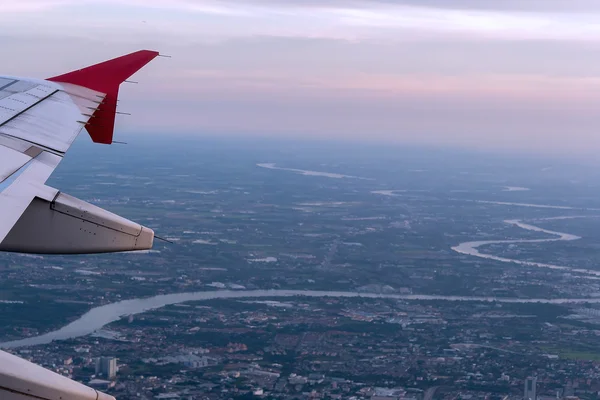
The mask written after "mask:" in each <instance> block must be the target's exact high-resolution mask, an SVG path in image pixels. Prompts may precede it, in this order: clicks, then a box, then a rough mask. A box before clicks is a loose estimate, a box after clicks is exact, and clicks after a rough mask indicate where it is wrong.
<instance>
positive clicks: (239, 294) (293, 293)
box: [0, 290, 600, 348]
mask: <svg viewBox="0 0 600 400" xmlns="http://www.w3.org/2000/svg"><path fill="white" fill-rule="evenodd" d="M261 297H263V298H264V297H269V298H284V297H361V298H370V299H395V300H408V301H410V300H413V301H414V300H430V301H431V300H442V301H475V302H499V303H522V304H525V303H545V304H583V303H598V304H600V298H593V299H589V298H587V299H517V298H497V297H468V296H431V295H418V294H416V295H394V294H374V293H359V292H331V291H311V290H246V291H228V290H223V291H210V292H193V293H178V294H168V295H161V296H154V297H149V298H145V299H133V300H124V301H120V302H118V303H111V304H107V305H104V306H100V307H96V308H93V309H91V310H90V311H88V312H87V313H85V314H84V315H83V316H82V317H81V318H79V319H77V320H76V321H73V322H71V323H70V324H68V325H66V326H65V327H63V328H61V329H59V330H56V331H53V332H49V333H46V334H44V335H40V336H35V337H30V338H26V339H21V340H15V341H12V342H6V343H0V347H2V348H17V347H24V346H34V345H40V344H47V343H50V342H52V341H54V340H65V339H71V338H76V337H81V336H86V335H89V334H91V333H93V332H95V331H97V330H98V329H101V328H102V327H104V326H106V325H108V324H110V323H112V322H115V321H118V320H119V319H120V318H122V317H124V316H127V315H134V314H140V313H143V312H146V311H150V310H155V309H158V308H161V307H164V306H167V305H171V304H178V303H184V302H188V301H201V300H212V299H246V298H261Z"/></svg>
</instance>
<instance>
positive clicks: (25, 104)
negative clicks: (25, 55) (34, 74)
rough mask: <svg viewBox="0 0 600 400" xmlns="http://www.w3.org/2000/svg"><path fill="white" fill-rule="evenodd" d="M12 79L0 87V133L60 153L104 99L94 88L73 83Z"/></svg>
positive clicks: (67, 146) (64, 150) (67, 147)
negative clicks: (11, 81)
mask: <svg viewBox="0 0 600 400" xmlns="http://www.w3.org/2000/svg"><path fill="white" fill-rule="evenodd" d="M4 81H6V78H5V79H4V80H3V81H0V82H4ZM13 82H14V83H12V84H10V83H8V84H5V85H4V86H5V88H4V89H2V90H0V134H3V135H7V136H10V137H13V138H19V139H22V140H25V141H27V142H29V143H32V144H37V145H40V146H43V147H46V148H48V149H51V150H55V151H57V152H60V153H64V152H66V151H67V150H68V149H69V146H70V145H71V143H73V141H74V140H75V138H76V137H77V135H78V134H79V133H80V132H81V130H82V129H83V128H84V127H85V124H86V123H87V121H88V119H89V118H88V117H87V116H88V115H91V114H92V113H93V109H95V108H96V107H98V104H99V103H100V102H101V101H102V100H103V99H104V95H102V94H100V93H98V92H96V91H93V90H90V89H86V88H83V87H76V86H75V85H68V86H64V85H61V84H57V83H53V82H46V81H36V80H31V79H22V78H21V79H17V78H15V79H14V81H13ZM0 88H2V86H0ZM19 89H20V90H19ZM2 96H4V97H2ZM86 110H87V112H85V111H86Z"/></svg>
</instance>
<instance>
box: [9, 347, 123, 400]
mask: <svg viewBox="0 0 600 400" xmlns="http://www.w3.org/2000/svg"><path fill="white" fill-rule="evenodd" d="M0 399H2V400H33V399H38V400H40V399H42V400H115V398H114V397H113V396H109V395H107V394H105V393H101V392H98V391H97V390H95V389H92V388H90V387H87V386H85V385H83V384H81V383H78V382H75V381H73V380H71V379H69V378H67V377H64V376H61V375H58V374H56V373H54V372H52V371H49V370H47V369H45V368H42V367H40V366H38V365H35V364H32V363H30V362H29V361H25V360H23V359H21V358H19V357H16V356H14V355H12V354H9V353H6V352H3V351H0Z"/></svg>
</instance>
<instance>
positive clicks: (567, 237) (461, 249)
mask: <svg viewBox="0 0 600 400" xmlns="http://www.w3.org/2000/svg"><path fill="white" fill-rule="evenodd" d="M595 217H596V216H591V217H589V218H595ZM572 218H588V217H583V216H573V217H554V218H545V219H540V220H539V221H547V220H557V219H572ZM504 222H505V223H507V224H510V225H514V226H518V227H519V228H522V229H526V230H528V231H534V232H540V233H546V234H549V235H553V236H556V237H553V238H547V239H513V240H482V241H477V242H464V243H461V244H459V245H458V246H454V247H452V250H454V251H455V252H457V253H460V254H466V255H469V256H474V257H479V258H485V259H488V260H494V261H500V262H505V263H513V264H520V265H525V266H528V267H539V268H549V269H554V270H559V271H569V272H575V273H579V274H585V275H593V276H596V277H600V271H594V270H591V269H583V268H575V267H567V266H564V265H556V264H548V263H541V262H536V261H524V260H516V259H514V258H506V257H499V256H495V255H493V254H486V253H482V252H480V251H479V247H481V246H487V245H491V244H517V243H545V242H559V241H573V240H579V239H581V237H579V236H575V235H571V234H570V233H563V232H555V231H550V230H548V229H543V228H540V227H537V226H534V225H529V224H525V223H523V222H521V221H519V220H506V221H504Z"/></svg>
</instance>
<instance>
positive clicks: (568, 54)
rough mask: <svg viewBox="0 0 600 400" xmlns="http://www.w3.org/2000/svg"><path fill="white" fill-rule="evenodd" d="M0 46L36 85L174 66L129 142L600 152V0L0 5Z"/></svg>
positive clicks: (144, 106) (147, 75)
mask: <svg viewBox="0 0 600 400" xmlns="http://www.w3.org/2000/svg"><path fill="white" fill-rule="evenodd" d="M0 49H2V59H1V60H2V61H1V62H0V74H6V75H17V76H32V77H39V78H45V77H49V76H54V75H57V74H60V73H63V72H66V71H70V70H73V69H77V68H80V67H83V66H86V65H89V64H93V63H96V62H100V61H103V60H105V59H109V58H113V57H116V56H119V55H122V54H125V53H128V52H131V51H136V50H139V49H152V50H158V51H160V52H161V53H163V54H167V55H170V56H172V58H170V59H169V58H159V59H157V60H155V61H153V63H152V64H151V65H149V66H148V67H146V68H145V69H144V70H142V71H141V72H140V73H139V74H137V75H136V77H135V80H136V81H139V82H140V83H139V84H137V85H134V84H130V85H127V86H125V87H123V88H122V94H121V102H120V110H121V111H123V112H130V113H132V114H133V115H132V116H131V117H122V118H119V121H118V127H117V131H118V132H123V133H126V132H136V133H144V134H148V133H163V134H168V133H183V134H189V135H202V134H211V135H214V134H219V135H223V136H228V135H230V136H231V135H247V136H252V135H255V136H257V137H259V136H269V137H292V138H297V137H300V138H325V139H328V140H329V139H334V140H349V141H350V140H368V141H374V142H383V143H388V142H394V143H408V144H433V145H442V146H444V145H452V146H458V147H465V148H481V149H497V150H503V151H533V152H541V153H548V154H560V155H567V156H575V157H594V156H595V155H596V153H598V151H599V150H600V134H599V133H600V132H597V130H598V128H600V1H598V0H297V1H292V0H220V1H216V0H19V1H16V2H15V1H14V0H0ZM117 136H118V134H117Z"/></svg>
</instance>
